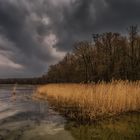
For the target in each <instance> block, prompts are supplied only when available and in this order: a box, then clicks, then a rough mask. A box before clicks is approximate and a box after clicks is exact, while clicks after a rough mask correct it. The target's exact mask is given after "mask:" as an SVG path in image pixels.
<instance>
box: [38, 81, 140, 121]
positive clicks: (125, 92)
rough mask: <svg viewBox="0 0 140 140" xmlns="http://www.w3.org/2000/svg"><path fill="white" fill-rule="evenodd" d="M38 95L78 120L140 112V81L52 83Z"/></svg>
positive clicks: (39, 89)
mask: <svg viewBox="0 0 140 140" xmlns="http://www.w3.org/2000/svg"><path fill="white" fill-rule="evenodd" d="M36 96H37V97H38V98H42V99H45V100H48V101H49V103H50V105H51V106H52V107H55V109H57V110H58V111H59V112H61V113H62V114H63V115H66V116H68V117H69V118H71V119H74V120H78V121H85V120H88V121H93V120H97V119H102V118H106V117H110V116H114V115H118V114H121V113H124V112H131V111H140V82H128V81H125V82H124V81H113V82H111V83H104V82H101V83H99V84H49V85H45V86H41V87H39V88H38V91H37V94H36Z"/></svg>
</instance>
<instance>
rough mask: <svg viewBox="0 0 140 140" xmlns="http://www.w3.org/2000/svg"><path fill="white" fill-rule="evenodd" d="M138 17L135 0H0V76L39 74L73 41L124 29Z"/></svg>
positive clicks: (67, 49)
mask: <svg viewBox="0 0 140 140" xmlns="http://www.w3.org/2000/svg"><path fill="white" fill-rule="evenodd" d="M139 17H140V1H139V0H117V1H116V0H98V1H97V0H26V1H25V0H0V56H1V58H2V59H1V60H0V62H1V61H2V60H3V61H5V63H6V62H7V64H5V65H4V62H3V63H2V62H1V63H0V77H15V76H16V77H24V76H26V77H27V76H38V75H41V74H42V73H44V72H45V71H47V68H48V66H49V65H50V64H53V63H56V62H57V61H59V60H60V59H61V58H62V57H63V56H64V54H65V52H67V51H70V50H71V49H72V45H73V43H74V42H75V41H77V40H83V39H91V34H92V33H97V32H105V31H118V32H125V30H126V28H127V27H128V26H129V25H131V24H138V25H139V23H140V19H139ZM7 59H8V60H7ZM19 66H21V67H19ZM16 67H17V68H16Z"/></svg>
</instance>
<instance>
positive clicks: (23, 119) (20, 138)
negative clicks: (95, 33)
mask: <svg viewBox="0 0 140 140" xmlns="http://www.w3.org/2000/svg"><path fill="white" fill-rule="evenodd" d="M35 89H36V87H35V86H18V87H17V92H16V96H15V97H12V90H13V86H12V85H10V86H7V85H0V140H127V139H128V140H129V139H130V140H140V114H138V113H137V114H136V113H135V114H134V113H133V114H129V115H124V116H121V117H116V118H114V119H110V120H106V121H102V122H98V123H96V124H92V125H79V124H77V123H74V122H70V121H66V119H65V118H63V117H62V116H61V115H59V114H58V113H57V112H55V111H53V110H52V109H51V108H50V106H49V105H48V103H47V102H44V101H39V100H33V99H32V94H33V93H34V92H35Z"/></svg>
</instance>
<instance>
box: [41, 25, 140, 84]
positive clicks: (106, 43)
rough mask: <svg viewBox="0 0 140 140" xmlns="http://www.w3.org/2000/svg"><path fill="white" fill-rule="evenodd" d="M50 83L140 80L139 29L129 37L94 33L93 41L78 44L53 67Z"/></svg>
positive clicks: (132, 31) (133, 30)
mask: <svg viewBox="0 0 140 140" xmlns="http://www.w3.org/2000/svg"><path fill="white" fill-rule="evenodd" d="M43 77H44V78H46V79H47V82H53V83H58V82H61V83H62V82H67V83H68V82H74V83H75V82H77V83H78V82H98V81H102V80H103V81H107V82H108V81H110V80H112V79H114V80H120V79H121V80H140V35H139V33H138V27H137V26H130V27H129V28H128V34H127V35H122V34H120V33H112V32H107V33H103V34H93V41H91V42H89V41H80V42H76V43H75V44H74V47H73V51H72V52H71V53H67V55H66V56H65V57H64V58H63V59H62V60H61V61H60V62H58V63H57V64H55V65H51V66H50V67H49V70H48V72H47V74H46V75H43Z"/></svg>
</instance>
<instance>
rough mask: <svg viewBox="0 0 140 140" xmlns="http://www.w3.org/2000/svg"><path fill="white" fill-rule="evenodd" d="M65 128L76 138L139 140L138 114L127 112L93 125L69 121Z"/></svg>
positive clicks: (85, 139)
mask: <svg viewBox="0 0 140 140" xmlns="http://www.w3.org/2000/svg"><path fill="white" fill-rule="evenodd" d="M65 129H66V130H68V131H71V134H72V135H73V137H75V139H76V140H139V139H140V114H138V113H133V114H127V115H124V116H120V117H116V118H115V119H109V120H106V121H102V122H98V123H95V124H94V125H78V124H76V123H72V122H69V123H67V125H66V126H65Z"/></svg>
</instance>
